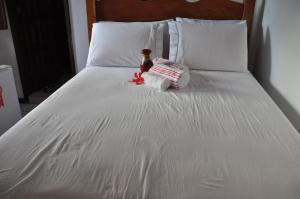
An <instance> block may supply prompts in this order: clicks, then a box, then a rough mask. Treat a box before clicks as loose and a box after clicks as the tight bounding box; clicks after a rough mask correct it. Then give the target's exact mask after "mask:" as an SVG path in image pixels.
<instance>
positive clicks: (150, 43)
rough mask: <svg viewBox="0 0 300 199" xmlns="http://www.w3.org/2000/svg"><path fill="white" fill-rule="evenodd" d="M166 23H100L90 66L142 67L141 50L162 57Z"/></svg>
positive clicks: (93, 41)
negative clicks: (147, 49) (147, 50)
mask: <svg viewBox="0 0 300 199" xmlns="http://www.w3.org/2000/svg"><path fill="white" fill-rule="evenodd" d="M165 26H166V23H144V22H132V23H123V22H98V23H95V24H93V31H92V39H91V44H90V49H89V56H88V61H87V66H131V67H139V65H140V62H141V50H142V49H144V48H149V49H151V50H152V54H151V55H152V57H161V56H162V52H163V32H164V28H165Z"/></svg>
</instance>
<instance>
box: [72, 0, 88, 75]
mask: <svg viewBox="0 0 300 199" xmlns="http://www.w3.org/2000/svg"><path fill="white" fill-rule="evenodd" d="M69 7H70V16H71V28H72V36H73V47H74V56H75V65H76V71H77V72H79V71H81V70H82V69H83V68H84V67H85V65H86V61H87V56H88V51H89V39H88V25H87V13H86V0H69Z"/></svg>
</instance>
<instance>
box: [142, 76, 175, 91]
mask: <svg viewBox="0 0 300 199" xmlns="http://www.w3.org/2000/svg"><path fill="white" fill-rule="evenodd" d="M142 77H143V78H144V83H145V85H146V86H149V87H152V88H156V89H158V90H160V91H166V90H167V89H168V88H169V87H170V86H171V81H170V80H169V79H167V78H164V77H161V76H158V75H156V74H153V73H149V72H144V73H143V74H142Z"/></svg>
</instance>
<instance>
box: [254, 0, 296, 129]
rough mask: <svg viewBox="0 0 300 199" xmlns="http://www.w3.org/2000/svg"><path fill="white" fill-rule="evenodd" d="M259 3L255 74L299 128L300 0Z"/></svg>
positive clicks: (259, 0) (263, 0)
mask: <svg viewBox="0 0 300 199" xmlns="http://www.w3.org/2000/svg"><path fill="white" fill-rule="evenodd" d="M257 5H258V6H257V8H256V11H257V12H256V20H257V24H256V30H255V31H256V32H255V33H256V35H255V37H254V38H255V39H254V41H252V47H251V51H252V53H251V55H250V57H251V59H252V63H255V75H256V77H257V79H258V80H259V81H260V82H261V83H262V85H263V86H264V87H265V89H266V90H267V92H268V93H269V94H270V95H271V96H272V97H273V99H274V100H275V101H276V103H277V104H278V105H279V107H280V108H281V109H282V110H283V112H284V113H285V114H286V115H287V116H288V118H289V119H290V121H291V122H292V123H293V124H294V126H295V127H296V128H297V129H298V131H299V132H300V1H299V0H257ZM260 10H261V11H262V12H261V13H263V14H261V17H260V12H259V11H260ZM255 43H256V44H255ZM255 52H257V53H255ZM255 60H256V61H255Z"/></svg>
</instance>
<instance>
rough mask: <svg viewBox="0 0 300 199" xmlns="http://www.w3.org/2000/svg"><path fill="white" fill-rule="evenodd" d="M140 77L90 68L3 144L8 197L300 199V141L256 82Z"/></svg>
mask: <svg viewBox="0 0 300 199" xmlns="http://www.w3.org/2000/svg"><path fill="white" fill-rule="evenodd" d="M135 70H137V69H130V68H104V67H98V68H96V67H91V68H86V69H85V70H84V71H82V72H81V73H80V74H79V75H77V76H76V77H75V78H74V79H72V80H71V81H70V82H68V83H67V84H65V85H64V86H63V87H62V88H60V89H59V90H58V91H57V92H56V93H54V94H53V95H52V96H51V97H50V98H48V99H47V100H46V101H45V102H43V103H42V104H41V105H40V106H38V107H37V108H36V109H35V110H33V111H32V112H31V113H29V114H28V115H27V116H26V117H25V118H23V119H22V120H21V121H20V122H19V123H18V124H17V125H15V126H14V127H13V128H11V129H10V130H9V131H8V132H7V133H5V134H4V135H3V136H2V137H0V198H1V199H19V198H20V199H25V198H26V199H33V198H34V199H36V198H38V199H53V198H55V199H69V198H70V199H71V198H72V199H82V198H85V199H96V198H97V199H99V198H101V199H105V198H109V199H111V198H115V199H118V198H126V199H131V198H143V199H146V198H147V199H176V198H178V199H179V198H180V199H181V198H184V199H192V198H197V199H200V198H203V199H204V198H205V199H241V198H242V199H268V198H270V199H271V198H272V199H283V198H284V199H299V198H300V136H299V134H298V133H297V131H296V130H295V129H294V128H293V126H292V125H291V124H290V122H289V121H288V120H287V119H286V117H285V116H284V115H283V114H282V113H281V111H280V110H279V109H278V108H277V106H276V105H275V104H274V102H273V101H272V100H271V99H270V97H269V96H268V95H267V94H266V93H265V91H264V90H263V89H262V88H261V87H260V85H259V84H258V83H257V82H256V81H255V79H254V78H253V77H252V76H251V75H250V74H248V73H232V72H208V71H206V72H205V71H192V72H191V83H190V85H189V86H188V87H187V88H186V89H183V90H180V91H176V90H170V91H168V92H158V91H156V90H154V89H151V88H146V87H144V86H135V85H133V84H131V83H129V82H128V81H127V80H128V79H129V78H130V77H131V76H132V74H133V72H134V71H135Z"/></svg>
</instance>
